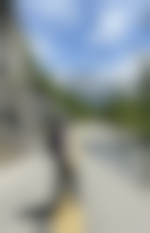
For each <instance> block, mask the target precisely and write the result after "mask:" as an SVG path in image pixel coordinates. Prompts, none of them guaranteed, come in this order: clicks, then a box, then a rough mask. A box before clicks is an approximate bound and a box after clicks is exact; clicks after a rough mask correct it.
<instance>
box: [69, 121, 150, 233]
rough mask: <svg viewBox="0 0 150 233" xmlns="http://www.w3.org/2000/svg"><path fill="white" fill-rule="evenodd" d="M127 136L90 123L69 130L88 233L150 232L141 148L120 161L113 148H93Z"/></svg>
mask: <svg viewBox="0 0 150 233" xmlns="http://www.w3.org/2000/svg"><path fill="white" fill-rule="evenodd" d="M124 135H125V134H124V133H121V131H117V130H116V129H114V128H111V127H106V128H105V126H102V127H101V126H100V125H99V126H98V125H89V124H81V125H75V126H74V127H72V128H71V129H70V133H68V140H70V143H69V145H70V146H69V148H68V155H70V154H72V157H71V159H70V164H72V168H73V169H74V174H75V177H76V187H77V189H78V194H79V197H80V198H81V200H82V202H81V203H82V205H83V208H84V210H85V213H86V214H85V215H86V220H87V221H86V232H88V233H93V232H94V233H143V232H144V233H149V232H150V221H149V216H150V187H149V186H146V189H145V186H143V185H142V184H143V183H142V182H141V180H140V178H139V177H140V175H139V177H138V174H139V173H140V171H143V162H142V161H143V160H142V159H141V157H140V155H138V150H136V148H135V149H134V150H132V153H130V154H129V156H128V157H129V158H128V157H126V159H124V158H123V159H122V158H121V161H119V158H117V159H115V158H116V157H115V156H116V154H115V153H114V152H113V150H112V151H111V150H110V149H109V150H104V149H103V150H101V151H99V153H98V152H97V149H96V150H94V149H91V146H90V147H89V144H90V143H91V142H92V143H93V142H94V143H95V142H96V141H97V143H98V144H99V145H102V142H103V144H104V142H107V143H108V144H107V145H108V147H109V145H110V143H111V142H113V143H114V141H115V140H117V141H118V140H120V139H121V137H122V139H123V141H125V139H126V138H128V137H124ZM129 136H130V134H129ZM119 144H120V143H119ZM94 147H95V146H94ZM107 149H108V148H107ZM108 152H109V156H108V154H107V153H108ZM120 156H121V155H120ZM126 156H127V155H126ZM118 161H119V162H118ZM123 165H124V166H123Z"/></svg>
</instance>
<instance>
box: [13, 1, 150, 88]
mask: <svg viewBox="0 0 150 233" xmlns="http://www.w3.org/2000/svg"><path fill="white" fill-rule="evenodd" d="M16 2H17V10H18V11H17V12H18V17H19V20H20V23H21V26H22V28H23V30H24V32H25V35H26V37H27V39H28V41H29V44H30V46H31V50H32V52H33V54H34V56H35V58H36V59H37V62H39V64H41V66H42V67H44V68H45V69H46V70H47V72H49V71H50V72H51V71H53V72H55V73H56V74H57V77H58V79H59V78H60V79H61V78H62V77H63V78H62V79H64V80H65V79H66V80H65V81H67V82H70V79H76V78H77V76H78V74H84V75H85V76H86V74H88V79H90V80H91V81H92V83H94V85H96V86H97V84H98V83H100V81H101V79H102V76H103V77H105V82H106V83H107V84H108V79H109V84H111V83H116V84H118V83H123V82H125V81H126V80H127V79H130V74H132V73H134V72H136V69H137V68H138V58H139V55H140V54H143V51H147V50H148V49H149V45H150V33H149V32H148V26H146V23H144V22H146V19H145V18H146V13H145V12H146V11H147V12H148V10H149V9H150V6H149V5H150V4H149V1H148V0H16ZM149 12H150V11H149ZM147 14H148V13H147ZM120 74H121V75H122V80H119V79H118V78H117V79H116V80H115V79H114V80H113V77H116V76H117V75H118V76H121V75H120ZM81 76H82V75H81ZM81 76H80V77H81ZM127 76H128V78H127ZM123 77H124V78H123Z"/></svg>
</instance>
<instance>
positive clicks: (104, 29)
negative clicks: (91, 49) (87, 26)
mask: <svg viewBox="0 0 150 233" xmlns="http://www.w3.org/2000/svg"><path fill="white" fill-rule="evenodd" d="M130 13H131V11H130V9H129V6H127V5H124V4H120V5H113V6H108V7H107V8H106V9H104V10H103V12H102V13H99V14H98V15H97V17H96V19H95V25H94V27H93V29H92V30H91V32H90V35H89V38H90V39H89V41H90V42H91V43H92V44H96V45H98V44H111V43H115V42H118V41H119V40H121V39H123V38H124V37H125V36H126V35H127V33H128V31H129V30H130V26H131V24H132V22H131V14H130Z"/></svg>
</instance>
